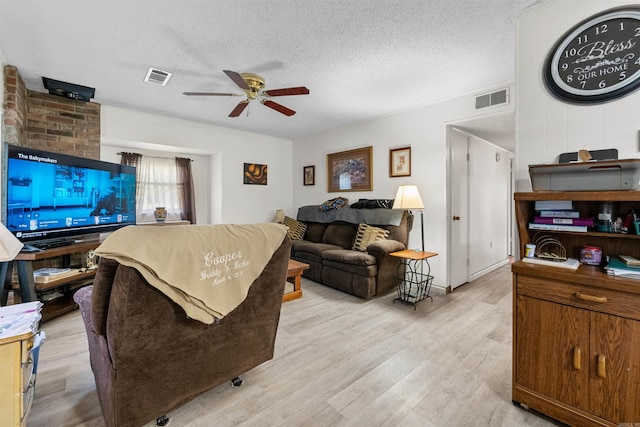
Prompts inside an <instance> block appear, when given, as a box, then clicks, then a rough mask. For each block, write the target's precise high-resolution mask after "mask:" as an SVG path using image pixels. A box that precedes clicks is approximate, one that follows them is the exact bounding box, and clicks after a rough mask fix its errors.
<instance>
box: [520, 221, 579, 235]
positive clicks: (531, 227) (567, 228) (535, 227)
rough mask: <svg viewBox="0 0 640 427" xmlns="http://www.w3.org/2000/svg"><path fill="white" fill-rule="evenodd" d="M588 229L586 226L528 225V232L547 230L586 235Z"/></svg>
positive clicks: (532, 223)
mask: <svg viewBox="0 0 640 427" xmlns="http://www.w3.org/2000/svg"><path fill="white" fill-rule="evenodd" d="M587 229H588V227H587V226H586V225H564V224H536V223H535V222H531V223H529V230H547V231H574V232H578V233H586V232H587Z"/></svg>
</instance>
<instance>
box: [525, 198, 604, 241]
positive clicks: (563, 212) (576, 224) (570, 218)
mask: <svg viewBox="0 0 640 427" xmlns="http://www.w3.org/2000/svg"><path fill="white" fill-rule="evenodd" d="M535 210H536V211H537V212H538V214H537V215H536V216H535V218H534V219H533V222H531V223H529V229H530V230H551V231H573V232H581V233H584V232H586V231H587V230H588V228H589V227H593V226H594V225H595V223H594V220H593V218H582V217H580V212H577V211H575V210H573V202H572V201H571V200H537V201H536V202H535Z"/></svg>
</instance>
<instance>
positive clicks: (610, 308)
mask: <svg viewBox="0 0 640 427" xmlns="http://www.w3.org/2000/svg"><path fill="white" fill-rule="evenodd" d="M515 280H516V293H517V294H518V295H525V296H529V297H533V298H539V299H543V300H546V301H552V302H557V303H560V304H565V305H570V306H574V307H580V308H585V309H588V310H593V311H598V312H602V313H607V314H613V315H615V316H621V317H626V318H629V319H635V320H640V294H634V293H630V292H621V291H614V290H611V289H605V288H602V287H595V286H585V285H579V284H575V283H570V282H559V281H553V280H549V279H544V278H538V277H533V276H527V275H523V274H517V275H516V276H515ZM638 286H639V287H640V283H639V284H638Z"/></svg>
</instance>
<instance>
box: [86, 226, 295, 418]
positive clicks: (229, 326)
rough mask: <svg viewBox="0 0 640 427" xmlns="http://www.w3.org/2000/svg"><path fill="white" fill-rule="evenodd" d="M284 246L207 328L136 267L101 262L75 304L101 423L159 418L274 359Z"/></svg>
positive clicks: (284, 267)
mask: <svg viewBox="0 0 640 427" xmlns="http://www.w3.org/2000/svg"><path fill="white" fill-rule="evenodd" d="M185 227H193V226H185ZM163 228H169V227H163ZM171 228H173V227H171ZM290 247H291V243H290V240H289V238H288V237H287V236H285V237H284V240H283V241H282V243H281V244H280V246H279V247H278V248H277V249H276V250H275V252H274V253H273V256H272V257H271V259H270V260H269V261H268V263H267V265H266V267H265V268H264V270H262V273H261V274H260V275H259V276H258V278H257V279H255V280H254V281H253V282H252V284H251V286H250V287H249V291H248V294H247V297H246V299H244V301H243V302H242V303H240V305H238V306H237V307H236V308H235V309H233V310H232V311H231V312H230V313H228V314H227V315H225V316H224V317H222V318H221V319H219V320H216V321H215V322H213V323H212V324H206V323H203V322H200V321H197V320H194V319H192V318H189V317H188V316H186V315H185V311H184V310H183V309H182V308H181V307H180V306H179V305H178V304H176V303H175V302H174V301H172V300H171V299H170V298H168V297H167V296H166V295H165V294H164V293H162V292H160V291H159V290H158V289H157V288H155V287H153V286H151V285H149V282H147V281H146V280H145V278H144V277H143V275H141V274H140V273H139V272H138V271H137V270H136V269H134V268H132V267H128V266H125V265H122V264H120V263H119V262H118V261H116V260H113V259H106V258H101V260H100V263H99V266H98V270H97V272H96V277H95V279H94V283H93V285H91V286H88V287H85V288H82V289H80V290H78V291H77V292H76V294H75V296H74V299H75V301H76V302H77V303H78V305H79V308H80V311H81V314H82V318H83V320H84V323H85V327H86V332H87V337H88V343H89V353H90V361H91V368H92V370H93V374H94V377H95V381H96V389H97V393H98V398H99V400H100V405H101V407H102V413H103V416H104V419H105V422H106V425H107V426H139V425H142V424H145V423H147V422H149V421H153V420H159V419H162V418H165V419H166V414H167V413H168V412H169V411H171V410H173V409H175V408H178V407H180V406H182V405H183V404H185V403H186V402H188V401H190V400H191V399H193V398H195V397H196V396H198V395H199V394H201V393H203V392H205V391H207V390H209V389H212V388H214V387H216V386H218V385H220V384H222V383H224V382H227V381H232V380H234V379H237V377H239V376H240V375H241V374H243V373H245V372H247V371H248V370H250V369H252V368H254V367H256V366H258V365H260V364H261V363H263V362H265V361H267V360H270V359H271V358H273V354H274V344H275V337H276V331H277V327H278V322H279V319H280V308H281V305H282V295H283V292H284V283H285V277H286V271H287V263H288V259H289V254H290ZM159 425H161V424H160V423H159Z"/></svg>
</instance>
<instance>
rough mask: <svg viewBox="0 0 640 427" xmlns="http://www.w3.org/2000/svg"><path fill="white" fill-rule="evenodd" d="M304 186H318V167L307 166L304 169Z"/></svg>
mask: <svg viewBox="0 0 640 427" xmlns="http://www.w3.org/2000/svg"><path fill="white" fill-rule="evenodd" d="M302 175H303V177H304V178H303V184H304V185H316V167H315V166H305V167H303V168H302Z"/></svg>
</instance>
